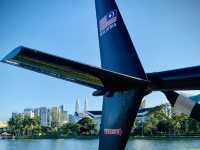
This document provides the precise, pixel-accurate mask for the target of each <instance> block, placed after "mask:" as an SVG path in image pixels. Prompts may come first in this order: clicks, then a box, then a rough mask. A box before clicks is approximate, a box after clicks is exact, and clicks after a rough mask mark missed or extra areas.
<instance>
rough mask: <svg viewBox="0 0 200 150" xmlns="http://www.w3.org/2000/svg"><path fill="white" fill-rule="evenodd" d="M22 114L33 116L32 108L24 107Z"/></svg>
mask: <svg viewBox="0 0 200 150" xmlns="http://www.w3.org/2000/svg"><path fill="white" fill-rule="evenodd" d="M24 116H28V117H30V118H33V117H34V113H33V109H32V108H25V109H24Z"/></svg>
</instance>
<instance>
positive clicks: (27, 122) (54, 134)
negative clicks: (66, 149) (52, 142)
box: [8, 115, 97, 138]
mask: <svg viewBox="0 0 200 150" xmlns="http://www.w3.org/2000/svg"><path fill="white" fill-rule="evenodd" d="M8 127H9V130H10V133H11V134H12V135H14V136H16V137H41V138H42V137H43V138H44V137H46V138H59V137H68V136H81V135H84V136H89V135H96V134H97V129H96V124H95V123H94V122H93V120H92V119H90V118H88V117H86V118H84V119H82V120H80V121H79V122H78V123H65V124H63V125H62V126H59V127H49V126H40V120H39V118H38V117H33V118H31V117H29V116H20V115H19V116H16V117H15V118H10V120H9V121H8Z"/></svg>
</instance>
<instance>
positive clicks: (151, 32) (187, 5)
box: [0, 0, 200, 121]
mask: <svg viewBox="0 0 200 150" xmlns="http://www.w3.org/2000/svg"><path fill="white" fill-rule="evenodd" d="M117 4H118V6H119V9H120V11H121V14H122V16H123V17H124V21H125V23H126V25H127V28H128V30H129V33H130V35H131V38H132V40H133V42H134V45H135V47H136V49H137V52H138V55H139V57H140V59H141V62H142V64H143V66H144V69H145V71H147V72H154V71H161V70H168V69H174V68H181V67H188V66H195V65H200V59H199V58H200V28H199V27H200V17H199V14H200V9H199V8H200V1H199V0H190V1H189V0H167V1H160V0H151V1H149V0H126V1H124V0H117ZM95 16H96V14H95V6H94V0H93V1H91V0H76V1H74V0H59V1H52V0H42V1H41V0H34V1H27V0H17V1H11V0H0V20H1V21H0V58H2V57H3V56H5V55H6V54H7V53H8V52H9V51H10V50H12V49H13V48H15V47H17V46H19V45H24V46H27V47H31V48H36V49H39V50H42V51H45V52H48V53H51V54H55V55H58V56H62V57H66V58H70V59H74V60H77V61H80V62H83V63H87V64H91V65H94V66H100V56H99V46H98V38H97V28H96V17H95ZM92 91H93V90H92V89H89V88H86V87H83V86H80V85H76V84H72V83H70V82H66V81H63V80H59V79H56V78H52V77H49V76H46V75H42V74H38V73H35V72H31V71H28V70H24V69H21V68H16V67H13V66H10V65H6V64H2V63H0V101H1V104H0V121H1V120H7V118H8V117H10V115H11V112H12V111H19V112H20V111H22V110H23V108H26V107H39V106H47V107H51V106H55V105H60V104H63V105H64V106H65V108H66V109H67V110H68V111H69V112H70V113H73V111H74V105H75V101H76V99H77V98H78V97H79V98H80V103H81V105H82V106H83V104H84V99H85V96H88V103H89V109H91V110H97V109H98V110H100V109H101V106H102V98H101V97H92V96H91V92H92ZM192 93H193V92H192ZM146 99H147V105H148V106H153V105H156V104H160V103H161V102H164V101H166V99H165V97H164V96H163V95H162V94H160V93H159V92H155V93H153V94H151V95H149V96H147V97H146ZM82 108H83V107H82Z"/></svg>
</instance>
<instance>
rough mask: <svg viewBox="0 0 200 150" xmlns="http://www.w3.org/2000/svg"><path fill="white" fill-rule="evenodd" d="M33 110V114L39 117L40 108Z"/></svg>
mask: <svg viewBox="0 0 200 150" xmlns="http://www.w3.org/2000/svg"><path fill="white" fill-rule="evenodd" d="M33 112H34V115H35V116H37V117H40V108H34V110H33Z"/></svg>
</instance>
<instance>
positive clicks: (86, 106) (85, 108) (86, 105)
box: [84, 97, 88, 113]
mask: <svg viewBox="0 0 200 150" xmlns="http://www.w3.org/2000/svg"><path fill="white" fill-rule="evenodd" d="M87 109H88V99H87V97H85V103H84V113H86V112H87Z"/></svg>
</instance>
